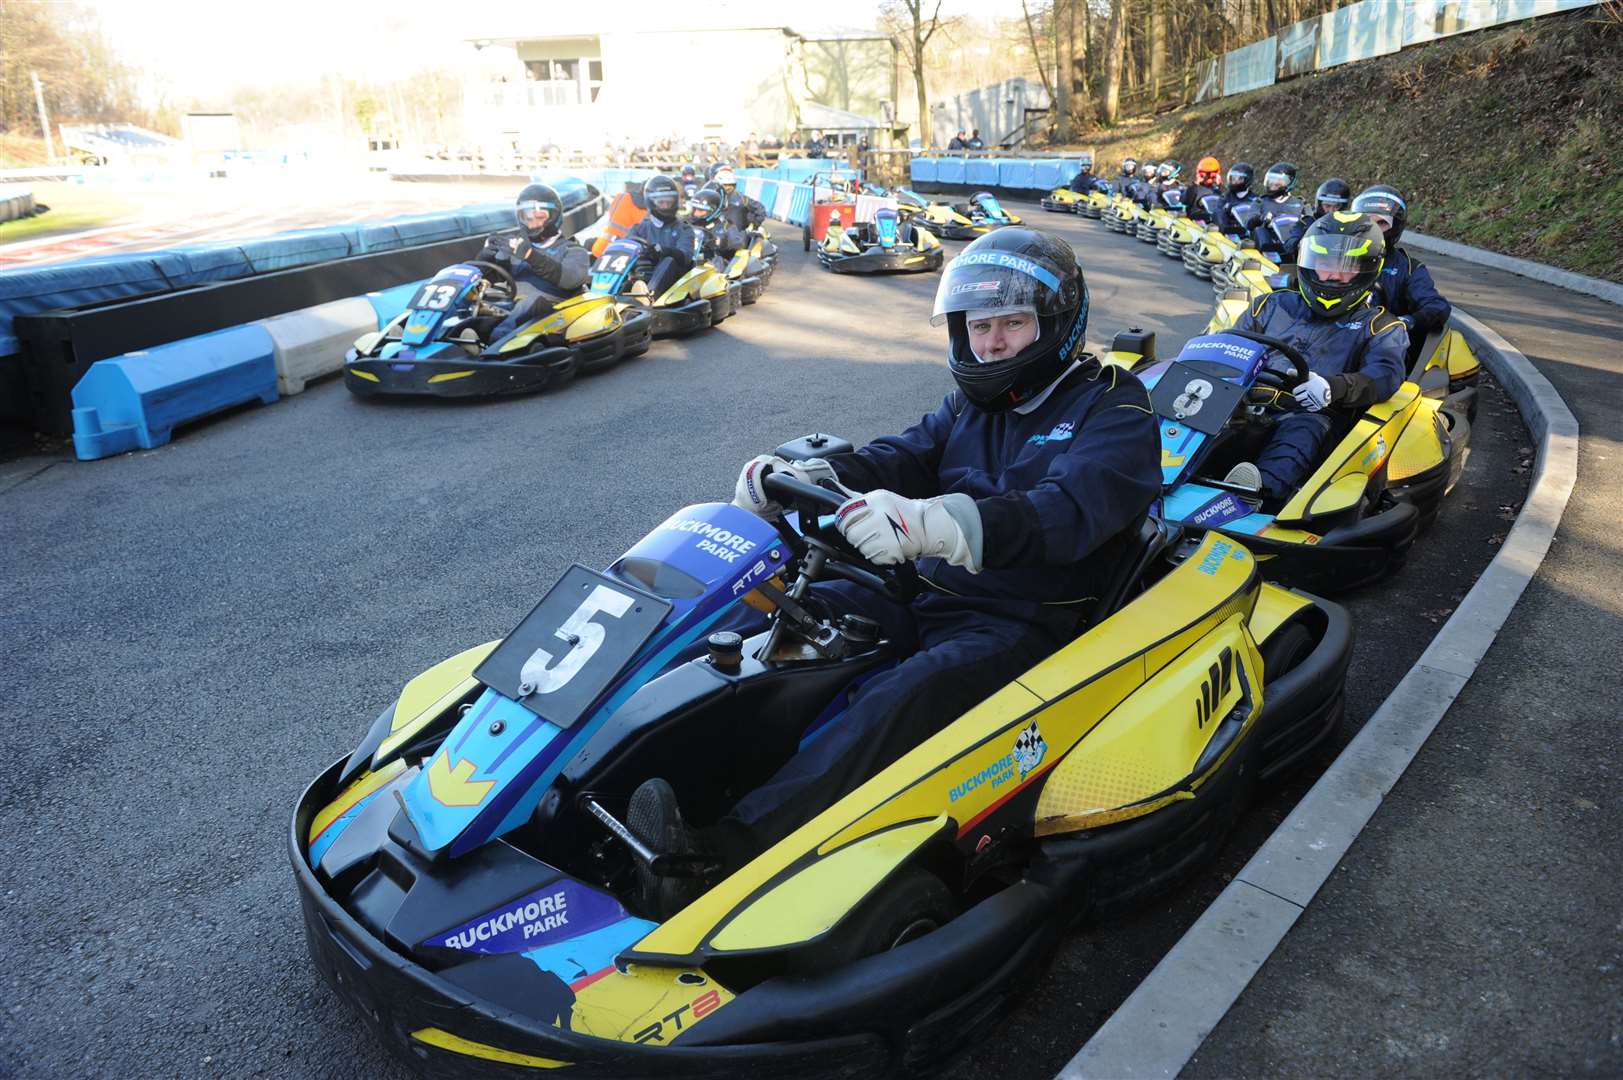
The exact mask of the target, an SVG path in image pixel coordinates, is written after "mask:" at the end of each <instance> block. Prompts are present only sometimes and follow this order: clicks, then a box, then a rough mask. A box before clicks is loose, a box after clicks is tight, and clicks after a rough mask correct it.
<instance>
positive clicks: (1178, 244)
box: [1155, 195, 1223, 260]
mask: <svg viewBox="0 0 1623 1080" xmlns="http://www.w3.org/2000/svg"><path fill="white" fill-rule="evenodd" d="M1222 205H1223V200H1222V198H1221V197H1219V196H1217V195H1203V196H1201V198H1200V203H1199V209H1200V210H1201V212H1202V213H1203V214H1205V221H1196V220H1195V219H1193V218H1191V217H1190V216H1189V215H1188V214H1187V213H1185V214H1180V215H1178V216H1177V217H1174V218H1173V219H1172V222H1171V223H1170V224H1169V225H1168V226H1167V228H1166V231H1164V232H1162V233H1161V234H1160V235H1159V236H1157V237H1156V240H1155V246H1156V247H1157V248H1158V249H1159V250H1160V252H1161V254H1163V255H1166V256H1168V257H1170V258H1173V259H1179V260H1182V259H1183V257H1184V251H1185V250H1187V249H1188V247H1189V245H1190V244H1198V243H1199V242H1200V238H1201V237H1202V236H1204V235H1205V234H1206V230H1207V229H1208V228H1209V227H1210V226H1208V225H1207V224H1206V223H1205V222H1206V221H1211V220H1213V219H1214V218H1215V217H1216V216H1217V209H1218V207H1220V206H1222Z"/></svg>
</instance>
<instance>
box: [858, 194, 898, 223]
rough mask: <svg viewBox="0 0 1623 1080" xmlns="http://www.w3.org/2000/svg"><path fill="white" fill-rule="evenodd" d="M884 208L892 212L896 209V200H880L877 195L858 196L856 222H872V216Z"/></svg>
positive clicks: (887, 198) (886, 198)
mask: <svg viewBox="0 0 1623 1080" xmlns="http://www.w3.org/2000/svg"><path fill="white" fill-rule="evenodd" d="M886 207H889V208H890V209H892V210H894V209H896V200H895V199H893V198H890V197H888V196H887V197H885V198H881V197H879V196H878V195H858V196H857V220H858V221H872V220H873V217H874V214H876V213H878V212H879V211H880V210H882V209H884V208H886Z"/></svg>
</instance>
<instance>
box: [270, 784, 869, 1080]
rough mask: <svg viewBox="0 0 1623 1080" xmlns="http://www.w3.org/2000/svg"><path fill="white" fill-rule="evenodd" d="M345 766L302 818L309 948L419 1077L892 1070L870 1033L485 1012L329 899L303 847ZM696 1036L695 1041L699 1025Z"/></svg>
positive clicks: (296, 843)
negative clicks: (753, 1034)
mask: <svg viewBox="0 0 1623 1080" xmlns="http://www.w3.org/2000/svg"><path fill="white" fill-rule="evenodd" d="M347 760H348V759H347V758H340V759H338V761H336V762H334V763H333V765H332V766H330V767H329V768H328V769H327V770H326V771H325V772H324V773H322V774H321V776H319V777H317V778H316V780H315V781H314V782H313V783H312V784H311V785H310V786H309V788H307V789H306V790H305V792H304V794H303V795H302V796H301V797H300V799H299V803H298V806H297V808H296V809H295V811H294V815H293V821H292V830H291V832H290V834H289V837H288V840H289V845H290V847H289V853H290V857H291V859H292V863H293V874H294V878H295V882H296V884H297V887H298V892H299V907H300V909H301V912H302V914H303V917H304V919H303V921H304V931H305V941H306V944H307V945H308V947H309V950H310V956H311V958H312V960H313V961H314V962H315V965H316V968H317V970H318V971H320V972H321V975H322V977H323V978H324V979H325V980H326V981H327V983H328V985H329V986H330V987H331V988H332V990H333V992H334V993H335V994H336V995H337V996H338V997H339V998H341V999H342V1000H344V1001H345V1002H346V1003H348V1004H349V1005H350V1006H351V1007H352V1008H353V1009H354V1010H355V1012H356V1013H357V1015H359V1016H360V1018H361V1020H362V1021H363V1022H365V1024H366V1025H367V1026H368V1027H369V1028H371V1030H372V1032H373V1034H375V1035H376V1036H377V1037H378V1039H379V1040H380V1041H381V1042H382V1043H383V1044H384V1045H385V1046H386V1047H387V1048H388V1049H389V1050H390V1052H392V1053H393V1054H395V1055H396V1056H397V1057H399V1058H400V1060H402V1061H403V1062H404V1063H405V1064H406V1065H408V1066H410V1067H411V1068H412V1069H413V1070H414V1071H417V1072H418V1073H420V1074H422V1075H425V1076H433V1077H494V1076H531V1077H533V1076H537V1075H545V1074H546V1072H545V1071H546V1070H551V1069H556V1068H562V1067H566V1066H567V1067H568V1069H569V1072H568V1073H567V1074H566V1075H568V1076H571V1077H575V1076H578V1077H589V1078H590V1077H615V1078H627V1077H650V1078H651V1077H655V1076H660V1077H686V1078H699V1077H718V1076H767V1075H770V1076H774V1077H782V1078H786V1080H787V1078H796V1077H807V1078H810V1077H819V1076H827V1075H829V1073H830V1072H831V1071H832V1072H834V1073H836V1074H838V1075H842V1076H850V1077H878V1076H882V1075H885V1073H886V1072H887V1069H886V1065H887V1061H888V1058H889V1056H890V1055H889V1048H888V1047H887V1046H886V1044H885V1043H884V1041H883V1040H882V1039H881V1038H880V1037H879V1036H877V1035H873V1034H854V1035H839V1036H833V1037H829V1038H824V1039H816V1040H793V1041H773V1042H759V1043H741V1044H740V1043H734V1044H729V1045H708V1046H684V1045H680V1044H678V1045H664V1046H660V1045H652V1044H649V1045H643V1044H638V1043H634V1042H620V1041H618V1040H613V1039H603V1038H595V1037H593V1036H589V1035H583V1034H580V1033H578V1032H575V1031H572V1030H569V1029H567V1028H562V1027H557V1026H554V1025H551V1024H546V1023H543V1022H540V1021H538V1020H534V1019H531V1018H529V1017H525V1016H522V1015H519V1014H517V1013H515V1012H514V1011H513V1010H512V1009H509V1008H503V1007H500V1006H496V1005H492V1004H490V1003H487V1002H483V1001H481V1000H479V999H478V998H477V997H476V996H475V995H473V994H472V993H470V992H469V991H468V990H466V989H464V988H461V987H458V986H456V985H454V984H452V983H451V982H449V981H447V980H445V979H442V978H440V977H439V976H437V975H436V974H434V973H433V972H431V971H429V970H427V969H426V968H424V967H422V966H421V965H418V964H416V963H413V962H412V961H411V960H409V959H407V958H406V957H404V956H402V955H400V954H399V953H396V952H395V951H393V950H392V949H390V948H389V947H388V946H386V945H385V944H384V943H382V942H381V941H379V940H378V939H377V938H376V937H375V936H373V934H372V933H371V932H370V931H368V930H367V929H366V928H365V927H364V926H362V925H361V924H360V923H359V922H358V921H357V920H356V919H355V918H354V917H352V916H351V915H350V914H349V912H347V911H345V910H344V908H343V906H342V905H341V904H339V903H338V902H337V901H335V900H334V899H333V898H332V897H331V896H330V895H328V894H327V892H326V890H325V889H324V888H323V887H322V885H321V883H320V881H319V880H318V878H317V877H316V874H315V872H314V871H313V870H312V869H311V867H310V864H309V862H308V860H307V859H306V857H305V853H304V848H303V845H302V843H301V837H303V836H306V835H308V832H309V827H310V822H311V821H312V820H313V818H314V816H315V814H316V812H317V811H318V810H319V809H320V807H321V806H322V805H323V804H324V803H325V801H326V800H327V799H328V798H330V797H331V795H332V794H333V792H334V790H335V788H336V780H337V777H338V774H339V771H340V770H341V769H342V768H343V766H344V764H345V763H346V761H347ZM731 1007H732V1006H729V1008H731ZM722 1012H725V1010H721V1011H718V1012H717V1013H716V1014H715V1015H716V1016H717V1017H719V1016H720V1015H721V1013H722ZM692 1030H693V1032H694V1033H697V1032H698V1031H699V1030H700V1026H695V1027H694V1028H693V1029H692ZM361 1071H362V1072H363V1073H364V1072H366V1071H367V1070H365V1069H362V1070H361Z"/></svg>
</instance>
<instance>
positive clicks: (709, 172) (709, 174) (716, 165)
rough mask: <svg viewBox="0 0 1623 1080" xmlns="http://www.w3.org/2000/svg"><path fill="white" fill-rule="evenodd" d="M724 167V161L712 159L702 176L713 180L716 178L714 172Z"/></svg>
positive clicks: (725, 164)
mask: <svg viewBox="0 0 1623 1080" xmlns="http://www.w3.org/2000/svg"><path fill="white" fill-rule="evenodd" d="M726 167H727V163H726V162H725V161H712V162H711V163H710V165H709V167H708V168H706V169H705V170H704V178H705V179H706V180H714V179H715V178H716V174H717V173H719V172H720V171H721V170H722V169H724V168H726Z"/></svg>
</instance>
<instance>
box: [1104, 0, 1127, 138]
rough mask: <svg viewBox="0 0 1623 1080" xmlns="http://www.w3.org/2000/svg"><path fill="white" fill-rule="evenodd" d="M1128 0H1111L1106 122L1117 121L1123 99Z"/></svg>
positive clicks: (1107, 35) (1107, 48)
mask: <svg viewBox="0 0 1623 1080" xmlns="http://www.w3.org/2000/svg"><path fill="white" fill-rule="evenodd" d="M1126 6H1127V0H1110V29H1109V30H1108V31H1107V32H1106V40H1105V123H1107V124H1114V123H1115V122H1116V108H1117V106H1118V105H1119V104H1120V101H1121V52H1122V45H1123V44H1124V43H1125V41H1126V39H1127V13H1126V12H1125V11H1124V10H1122V9H1123V8H1125V7H1126Z"/></svg>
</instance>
